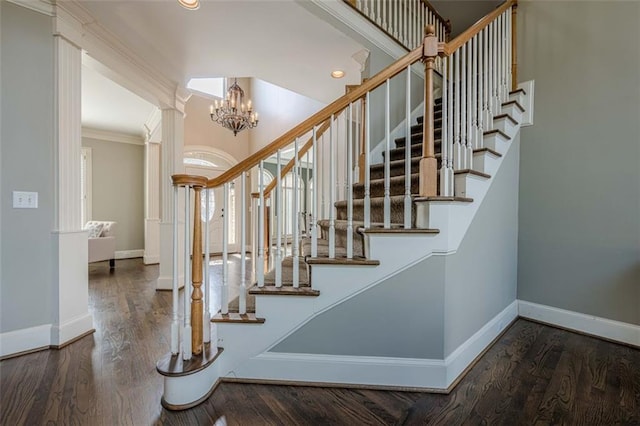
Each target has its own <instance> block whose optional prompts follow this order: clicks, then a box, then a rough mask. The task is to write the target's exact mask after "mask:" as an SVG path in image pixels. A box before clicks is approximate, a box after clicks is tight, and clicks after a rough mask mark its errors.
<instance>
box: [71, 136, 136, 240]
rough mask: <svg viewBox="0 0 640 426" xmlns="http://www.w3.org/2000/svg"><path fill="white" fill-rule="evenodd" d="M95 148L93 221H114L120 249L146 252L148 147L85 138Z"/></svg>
mask: <svg viewBox="0 0 640 426" xmlns="http://www.w3.org/2000/svg"><path fill="white" fill-rule="evenodd" d="M82 146H83V147H88V148H91V157H92V168H93V173H92V178H93V182H92V183H93V191H92V194H93V204H92V206H93V211H92V219H93V220H113V221H116V222H118V225H117V228H116V250H140V249H144V146H142V145H133V144H127V143H118V142H110V141H103V140H98V139H91V138H82Z"/></svg>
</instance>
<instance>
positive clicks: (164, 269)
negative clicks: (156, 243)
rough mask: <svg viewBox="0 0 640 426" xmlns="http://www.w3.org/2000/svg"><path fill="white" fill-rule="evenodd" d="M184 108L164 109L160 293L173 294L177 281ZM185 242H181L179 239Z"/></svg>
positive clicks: (182, 278)
mask: <svg viewBox="0 0 640 426" xmlns="http://www.w3.org/2000/svg"><path fill="white" fill-rule="evenodd" d="M183 111H184V105H178V108H163V109H162V145H161V153H160V155H161V158H162V164H161V170H160V193H161V198H160V213H161V223H160V274H159V276H158V281H157V289H158V290H171V287H172V280H173V278H172V277H173V262H172V253H173V249H172V244H173V236H172V235H173V234H172V232H173V228H172V225H173V221H174V220H180V218H174V217H173V185H172V184H171V176H172V175H174V174H178V173H183V171H184V165H183V149H184V113H183ZM179 240H180V241H181V239H180V238H179ZM183 268H184V265H182V264H180V263H179V271H178V277H179V278H178V281H179V282H180V283H181V286H182V283H183V282H184V274H183V271H182V270H183Z"/></svg>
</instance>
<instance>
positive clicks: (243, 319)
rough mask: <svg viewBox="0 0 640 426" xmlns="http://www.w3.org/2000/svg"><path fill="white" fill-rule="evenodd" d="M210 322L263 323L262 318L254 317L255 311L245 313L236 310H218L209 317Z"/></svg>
mask: <svg viewBox="0 0 640 426" xmlns="http://www.w3.org/2000/svg"><path fill="white" fill-rule="evenodd" d="M211 322H220V323H231V324H264V322H265V319H264V318H258V317H256V314H255V312H247V313H246V314H240V313H238V312H229V313H228V314H221V313H220V312H218V313H217V314H216V315H214V316H213V317H211Z"/></svg>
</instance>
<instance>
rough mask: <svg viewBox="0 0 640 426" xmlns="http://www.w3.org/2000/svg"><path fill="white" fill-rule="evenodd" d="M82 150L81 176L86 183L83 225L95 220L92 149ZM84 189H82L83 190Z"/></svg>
mask: <svg viewBox="0 0 640 426" xmlns="http://www.w3.org/2000/svg"><path fill="white" fill-rule="evenodd" d="M81 150H82V157H83V158H82V159H81V161H82V165H83V166H84V167H82V168H81V170H80V172H81V175H82V176H80V177H81V178H82V180H83V181H84V193H83V194H80V195H82V201H81V203H82V209H83V210H84V220H83V221H82V223H81V225H82V226H84V224H85V223H87V222H88V221H90V220H92V218H93V158H92V149H91V148H90V147H86V146H83V147H82V148H81ZM81 189H82V188H81Z"/></svg>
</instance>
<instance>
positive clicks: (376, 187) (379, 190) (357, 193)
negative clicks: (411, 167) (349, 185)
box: [353, 174, 420, 199]
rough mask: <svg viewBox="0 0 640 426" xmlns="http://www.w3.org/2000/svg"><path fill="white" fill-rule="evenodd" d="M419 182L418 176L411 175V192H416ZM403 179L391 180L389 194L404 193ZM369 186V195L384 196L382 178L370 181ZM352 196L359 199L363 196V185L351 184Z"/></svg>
mask: <svg viewBox="0 0 640 426" xmlns="http://www.w3.org/2000/svg"><path fill="white" fill-rule="evenodd" d="M419 184H420V177H419V176H418V175H417V174H414V175H411V193H412V194H417V193H418V189H419ZM404 185H405V182H404V179H401V180H399V181H392V182H391V186H390V187H389V190H390V195H403V194H404ZM369 188H370V193H369V196H370V197H372V198H373V197H384V180H381V179H378V180H375V181H372V182H371V185H370V186H369ZM353 198H354V199H361V198H364V185H360V184H358V185H354V186H353Z"/></svg>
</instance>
